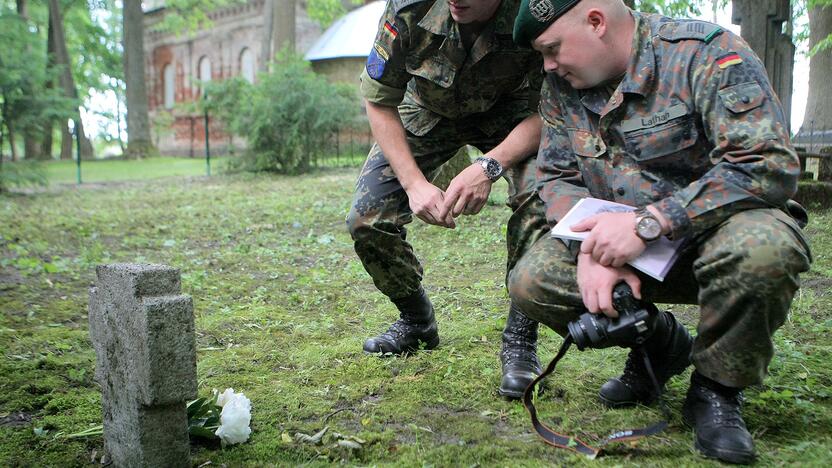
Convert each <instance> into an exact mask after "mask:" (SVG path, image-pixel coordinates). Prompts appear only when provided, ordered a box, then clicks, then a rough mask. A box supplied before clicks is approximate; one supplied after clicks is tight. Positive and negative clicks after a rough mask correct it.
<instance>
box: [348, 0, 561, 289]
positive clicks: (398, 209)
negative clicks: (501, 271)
mask: <svg viewBox="0 0 832 468" xmlns="http://www.w3.org/2000/svg"><path fill="white" fill-rule="evenodd" d="M518 6H519V2H518V1H516V0H504V1H503V2H502V4H501V5H500V7H499V9H498V11H497V13H496V14H495V17H494V19H492V20H491V22H490V23H489V25H487V26H486V28H485V30H484V31H483V32H482V33H481V34H480V36H479V38H478V39H477V40H476V42H475V43H474V44H473V45H472V47H471V48H470V50H469V51H466V49H465V47H464V46H463V43H462V39H461V37H460V33H459V29H458V27H457V24H456V22H454V20H453V19H452V17H451V14H450V10H449V7H448V3H447V2H446V1H444V0H403V1H388V2H387V7H386V9H385V12H384V15H383V16H382V18H381V21H380V23H379V33H378V35H377V37H376V41H375V44H374V46H373V50H372V52H371V54H370V58H369V59H368V65H367V68H366V69H365V70H364V72H363V73H362V75H361V91H362V94H363V95H364V97H365V98H366V99H367V100H368V101H370V102H373V103H377V104H381V105H387V106H398V111H399V114H400V116H401V119H402V123H403V124H404V128H405V129H406V130H407V142H408V145H409V146H410V149H411V152H412V153H413V156H414V158H415V160H416V164H417V165H418V166H419V168H420V169H421V170H422V172H423V173H424V174H425V176H426V177H427V178H428V180H430V179H432V178H433V176H434V175H435V174H436V173H437V171H438V169H439V167H440V166H441V165H442V164H443V163H445V162H446V161H448V160H449V159H450V158H451V157H453V156H454V155H455V154H456V153H457V151H458V150H459V149H460V148H462V147H463V146H465V145H472V146H475V147H477V148H479V149H480V150H481V151H483V152H488V151H489V150H491V149H492V148H494V147H495V146H496V145H497V144H499V143H500V142H501V141H502V140H503V139H504V138H505V137H506V135H508V133H509V132H510V131H511V130H512V129H513V128H514V127H515V126H516V125H517V124H518V123H520V122H521V121H522V120H523V119H524V118H526V117H528V116H529V115H532V114H533V109H534V103H535V102H536V101H537V96H538V92H537V90H539V89H540V81H541V79H542V73H541V69H542V61H541V58H540V56H539V54H537V53H536V52H534V51H530V50H527V49H522V48H519V47H518V46H516V45H515V44H514V42H513V41H512V36H511V32H512V27H513V24H514V17H515V15H516V13H517V9H518ZM532 161H533V158H531V157H530V158H529V159H528V160H527V161H525V162H523V163H520V164H517V165H515V166H514V167H512V168H511V169H509V170H508V171H507V172H506V174H505V176H504V177H505V178H506V180H507V181H508V183H509V199H508V205H509V206H510V207H511V209H512V210H513V212H514V213H513V215H512V217H511V219H510V220H509V223H508V224H509V228H508V234H507V237H508V250H509V259H508V263H509V265H510V266H511V265H513V264H514V263H515V262H516V260H517V258H519V256H520V255H521V254H522V252H524V251H525V250H526V249H527V247H529V246H531V245H532V244H533V243H534V241H535V240H537V238H538V237H540V236H541V235H542V234H543V233H544V232H545V231H547V230H548V228H547V226H546V224H545V222H543V221H542V218H541V216H542V203H541V202H540V200H539V198H538V197H537V196H536V195H535V193H534V187H535V174H534V165H533V164H532V163H531V162H532ZM411 220H412V213H411V210H410V207H409V203H408V198H407V194H406V193H405V191H404V190H403V189H402V187H401V185H400V184H399V181H398V179H397V178H396V176H395V174H394V173H393V170H392V169H391V168H390V165H389V164H388V162H387V160H386V158H385V156H384V154H382V152H381V149H380V148H379V146H378V144H374V145H373V147H372V149H371V150H370V153H369V155H368V156H367V161H366V163H365V164H364V168H363V169H362V171H361V175H360V176H359V178H358V182H357V184H356V190H355V195H354V198H353V202H352V207H351V209H350V212H349V215H348V216H347V227H348V229H349V231H350V234H351V235H352V237H353V239H354V241H355V251H356V253H358V256H359V257H360V258H361V261H362V263H363V264H364V267H365V269H366V270H367V272H368V273H369V274H370V276H372V278H373V281H374V283H375V285H376V287H377V288H378V289H379V290H380V291H381V292H382V293H384V294H385V295H387V296H388V297H390V298H391V299H397V298H402V297H406V296H409V295H411V294H413V293H414V292H416V291H417V290H418V289H419V285H420V283H421V280H422V267H421V265H420V263H419V261H418V260H417V259H416V256H415V255H414V254H413V249H412V247H411V246H410V244H409V243H407V242H406V240H405V239H406V229H405V227H404V225H405V224H407V223H410V222H411Z"/></svg>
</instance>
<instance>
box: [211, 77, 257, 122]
mask: <svg viewBox="0 0 832 468" xmlns="http://www.w3.org/2000/svg"><path fill="white" fill-rule="evenodd" d="M252 92H253V87H252V85H251V83H249V82H248V81H246V80H245V79H244V78H242V77H240V76H235V77H232V78H228V79H225V80H222V81H211V82H209V83H207V84H206V85H205V96H204V98H203V99H202V100H201V101H200V102H201V104H202V106H201V107H202V109H201V110H202V111H205V110H207V111H208V115H209V116H210V117H211V118H212V119H214V118H216V119H219V120H220V121H221V122H222V123H223V124H224V126H225V128H226V129H228V130H230V131H231V132H233V133H236V134H242V133H244V132H245V129H244V126H243V118H242V116H243V115H244V114H245V109H246V107H247V105H248V103H250V102H251V100H252Z"/></svg>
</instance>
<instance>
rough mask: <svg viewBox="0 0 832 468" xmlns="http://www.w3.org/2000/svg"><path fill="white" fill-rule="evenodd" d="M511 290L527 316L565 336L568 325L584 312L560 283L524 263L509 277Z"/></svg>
mask: <svg viewBox="0 0 832 468" xmlns="http://www.w3.org/2000/svg"><path fill="white" fill-rule="evenodd" d="M550 280H552V281H550ZM508 291H509V296H510V298H511V301H512V304H514V305H515V306H516V307H518V308H519V310H520V312H522V313H523V315H525V316H526V317H528V318H530V319H532V320H535V321H537V322H540V323H543V324H544V325H547V326H549V327H550V328H552V329H553V330H555V331H556V332H557V333H559V334H565V333H566V323H568V322H569V321H571V320H574V318H575V317H577V316H578V315H579V314H580V312H581V309H580V307H576V305H575V304H573V302H574V298H570V297H568V294H567V293H563V294H561V293H562V292H563V291H562V289H561V288H560V287H558V282H557V281H556V280H554V279H553V278H548V277H547V276H545V275H541V274H540V272H539V271H537V269H535V268H532V267H531V266H530V265H529V264H528V263H527V262H524V261H523V260H521V261H520V262H519V263H518V264H517V266H516V267H515V268H514V269H512V270H511V272H510V273H509V275H508ZM578 297H580V296H578Z"/></svg>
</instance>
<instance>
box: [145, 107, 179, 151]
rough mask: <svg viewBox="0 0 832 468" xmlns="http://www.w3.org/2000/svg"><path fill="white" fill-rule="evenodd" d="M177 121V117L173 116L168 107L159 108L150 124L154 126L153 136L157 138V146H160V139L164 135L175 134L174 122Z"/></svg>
mask: <svg viewBox="0 0 832 468" xmlns="http://www.w3.org/2000/svg"><path fill="white" fill-rule="evenodd" d="M175 121H176V118H175V117H174V116H173V112H171V111H169V110H167V109H159V110H158V111H157V112H156V114H155V115H154V116H153V118H152V119H151V121H150V125H151V126H152V128H153V132H152V134H153V136H154V138H155V139H156V142H155V143H156V146H159V140H161V138H162V137H163V136H167V135H172V134H173V123H174V122H175Z"/></svg>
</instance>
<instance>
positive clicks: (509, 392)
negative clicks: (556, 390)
mask: <svg viewBox="0 0 832 468" xmlns="http://www.w3.org/2000/svg"><path fill="white" fill-rule="evenodd" d="M500 362H501V363H502V368H503V378H502V380H500V388H499V389H498V390H497V393H499V394H500V395H502V396H504V397H508V398H522V397H523V392H524V391H525V390H526V387H528V386H529V384H530V383H531V382H532V381H533V380H534V379H535V378H536V377H537V376H538V375H540V372H541V369H540V362H539V361H538V360H537V322H536V321H534V320H531V319H529V318H527V317H526V316H525V315H523V314H522V313H520V311H519V310H518V309H517V308H516V307H515V306H514V304H512V305H511V308H510V309H509V313H508V319H507V320H506V328H505V330H503V343H502V346H501V347H500Z"/></svg>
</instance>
